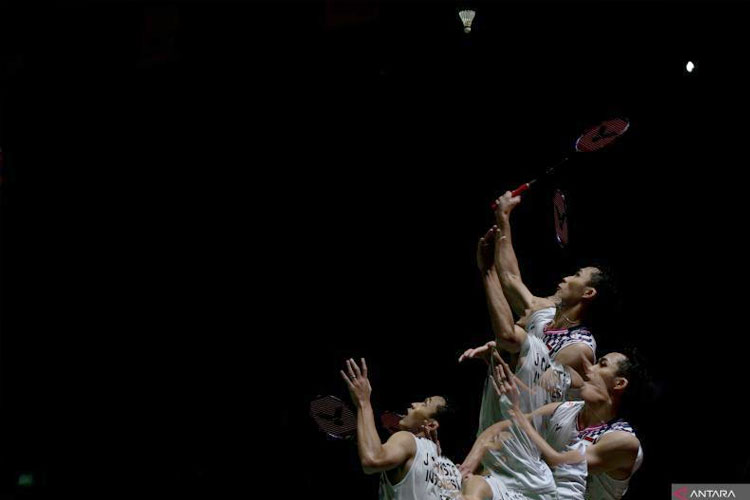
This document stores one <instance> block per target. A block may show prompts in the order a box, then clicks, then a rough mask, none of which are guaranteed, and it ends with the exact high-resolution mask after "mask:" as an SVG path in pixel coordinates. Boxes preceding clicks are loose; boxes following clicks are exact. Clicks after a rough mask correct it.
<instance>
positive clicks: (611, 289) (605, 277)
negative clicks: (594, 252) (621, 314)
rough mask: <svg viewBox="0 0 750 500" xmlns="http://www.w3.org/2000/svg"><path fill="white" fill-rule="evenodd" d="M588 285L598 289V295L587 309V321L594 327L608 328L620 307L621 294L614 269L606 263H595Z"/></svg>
mask: <svg viewBox="0 0 750 500" xmlns="http://www.w3.org/2000/svg"><path fill="white" fill-rule="evenodd" d="M591 267H594V268H596V272H593V273H591V277H590V278H589V282H588V286H590V287H592V288H594V289H596V297H594V300H593V301H591V305H590V306H589V308H588V310H587V311H586V322H587V323H589V324H590V325H591V326H592V329H593V328H597V327H603V328H607V327H608V326H609V323H611V322H613V321H612V320H613V319H614V318H613V316H615V315H616V314H617V313H618V310H619V307H620V300H619V294H618V290H617V285H616V281H615V277H614V273H613V272H612V269H611V268H610V267H608V266H606V265H601V264H593V265H592V266H591Z"/></svg>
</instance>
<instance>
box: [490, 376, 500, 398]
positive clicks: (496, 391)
mask: <svg viewBox="0 0 750 500" xmlns="http://www.w3.org/2000/svg"><path fill="white" fill-rule="evenodd" d="M490 382H491V383H492V388H493V389H495V393H496V394H497V395H498V396H502V395H503V391H502V389H500V386H499V385H497V382H495V377H490Z"/></svg>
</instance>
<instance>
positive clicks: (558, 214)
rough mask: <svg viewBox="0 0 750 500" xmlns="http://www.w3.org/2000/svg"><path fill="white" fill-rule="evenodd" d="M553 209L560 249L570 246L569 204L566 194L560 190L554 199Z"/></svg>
mask: <svg viewBox="0 0 750 500" xmlns="http://www.w3.org/2000/svg"><path fill="white" fill-rule="evenodd" d="M552 207H553V211H554V212H555V239H556V240H557V244H558V245H560V248H565V247H566V246H568V204H567V202H566V201H565V194H564V193H563V192H562V191H560V190H559V189H556V190H555V194H554V196H553V197H552Z"/></svg>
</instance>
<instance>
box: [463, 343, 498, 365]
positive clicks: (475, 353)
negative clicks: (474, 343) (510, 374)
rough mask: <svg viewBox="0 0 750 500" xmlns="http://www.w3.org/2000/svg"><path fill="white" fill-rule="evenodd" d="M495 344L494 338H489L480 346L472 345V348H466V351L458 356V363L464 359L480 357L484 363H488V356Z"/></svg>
mask: <svg viewBox="0 0 750 500" xmlns="http://www.w3.org/2000/svg"><path fill="white" fill-rule="evenodd" d="M496 345H497V344H496V343H495V341H494V340H490V341H489V342H487V343H486V344H484V345H482V346H479V347H474V348H472V349H466V351H464V353H463V354H462V355H461V356H460V357H459V358H458V362H459V363H460V362H462V361H463V360H465V359H481V360H482V361H484V362H485V363H487V364H489V362H490V356H491V355H492V352H493V351H494V350H495V346H496Z"/></svg>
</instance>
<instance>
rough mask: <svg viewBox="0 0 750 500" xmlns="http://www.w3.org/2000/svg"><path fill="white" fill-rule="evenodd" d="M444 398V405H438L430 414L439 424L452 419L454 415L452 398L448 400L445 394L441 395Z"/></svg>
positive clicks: (454, 409)
mask: <svg viewBox="0 0 750 500" xmlns="http://www.w3.org/2000/svg"><path fill="white" fill-rule="evenodd" d="M441 397H442V398H443V399H444V400H445V404H444V405H440V406H438V407H437V410H436V411H435V413H434V414H433V415H432V418H434V419H435V420H437V421H438V422H440V425H441V426H442V425H443V424H445V423H446V422H450V421H452V420H453V419H454V417H455V416H456V408H455V406H454V405H453V400H452V399H451V400H449V399H448V398H447V397H445V396H441Z"/></svg>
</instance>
